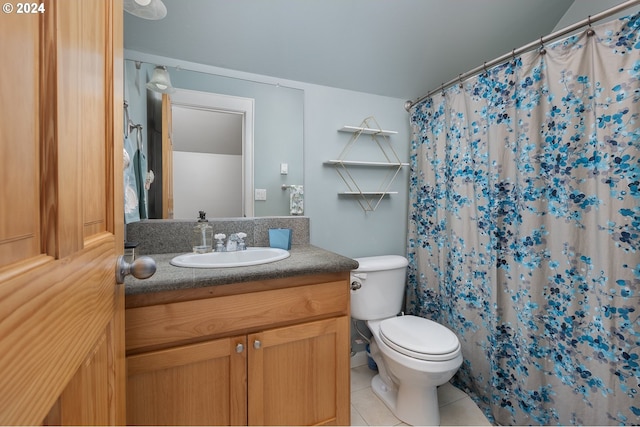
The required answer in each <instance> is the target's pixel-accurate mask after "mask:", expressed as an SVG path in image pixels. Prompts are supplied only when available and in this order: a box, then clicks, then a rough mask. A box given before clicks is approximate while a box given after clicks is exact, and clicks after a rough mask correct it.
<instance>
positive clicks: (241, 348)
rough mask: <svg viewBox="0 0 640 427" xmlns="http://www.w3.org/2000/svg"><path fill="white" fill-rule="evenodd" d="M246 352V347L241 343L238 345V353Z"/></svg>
mask: <svg viewBox="0 0 640 427" xmlns="http://www.w3.org/2000/svg"><path fill="white" fill-rule="evenodd" d="M243 351H244V345H242V344H241V343H238V344H237V345H236V353H242V352H243Z"/></svg>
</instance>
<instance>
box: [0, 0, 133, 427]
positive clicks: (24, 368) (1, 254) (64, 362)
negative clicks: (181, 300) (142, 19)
mask: <svg viewBox="0 0 640 427" xmlns="http://www.w3.org/2000/svg"><path fill="white" fill-rule="evenodd" d="M8 4H13V5H14V6H15V5H17V3H15V2H9V3H8ZM25 4H26V3H25ZM5 6H6V5H5ZM25 10H26V9H23V11H25ZM32 11H33V12H35V13H18V10H17V9H16V10H13V12H12V13H6V12H7V11H6V10H5V13H3V15H2V24H1V25H0V52H1V53H2V58H3V60H2V62H1V63H0V122H1V123H2V124H1V126H0V200H1V204H0V390H2V393H0V425H8V424H32V425H33V424H41V423H43V422H46V423H59V424H65V423H70V424H122V423H124V385H125V381H124V378H125V372H124V334H123V331H124V319H123V313H124V310H123V302H124V294H123V292H124V291H123V288H122V287H121V286H116V283H115V274H114V271H115V262H116V257H117V255H118V254H121V253H122V252H123V200H122V199H123V197H122V185H123V184H122V156H123V154H122V153H123V148H122V108H123V99H122V93H123V92H122V69H123V62H122V14H123V12H122V1H121V0H101V1H84V0H83V1H79V0H55V1H53V0H50V1H44V2H43V3H42V5H41V7H39V8H38V9H37V10H36V9H33V10H32Z"/></svg>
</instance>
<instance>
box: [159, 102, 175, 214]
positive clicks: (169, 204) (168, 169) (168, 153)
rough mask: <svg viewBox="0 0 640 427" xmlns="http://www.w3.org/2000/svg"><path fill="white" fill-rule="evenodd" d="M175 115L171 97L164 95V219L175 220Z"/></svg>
mask: <svg viewBox="0 0 640 427" xmlns="http://www.w3.org/2000/svg"><path fill="white" fill-rule="evenodd" d="M172 138H173V115H172V111H171V97H170V96H169V95H167V94H166V93H163V94H162V181H161V182H162V218H165V219H173V139H172Z"/></svg>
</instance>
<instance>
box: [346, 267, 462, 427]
mask: <svg viewBox="0 0 640 427" xmlns="http://www.w3.org/2000/svg"><path fill="white" fill-rule="evenodd" d="M356 261H358V263H359V267H358V269H357V270H353V271H352V273H351V279H352V290H351V307H352V317H353V318H354V319H358V320H364V321H366V324H367V326H368V328H369V329H370V330H371V333H372V337H371V343H370V351H371V357H372V358H373V359H374V361H375V362H376V364H377V365H378V370H379V373H378V375H376V376H375V377H374V378H373V380H372V381H371V387H372V389H373V392H374V393H375V394H376V395H377V396H378V397H380V399H381V400H382V401H383V402H384V403H385V405H387V407H389V409H390V410H391V411H392V412H393V413H394V415H395V416H396V417H397V418H398V419H400V420H401V421H404V422H405V423H407V424H411V425H439V423H440V412H439V408H438V394H437V387H438V386H439V385H442V384H444V383H446V382H447V381H449V380H450V379H451V378H452V377H453V375H454V374H455V373H456V371H457V370H458V369H459V368H460V366H461V365H462V351H461V349H460V342H459V341H458V338H457V337H456V335H455V334H454V333H453V332H452V331H451V330H449V329H448V328H446V327H445V326H443V325H440V324H438V323H436V322H433V321H431V320H428V319H425V318H421V317H417V316H411V315H407V316H397V313H398V312H400V309H401V304H402V295H403V294H404V288H405V286H404V283H405V277H406V266H407V264H408V263H407V260H406V259H405V258H404V257H399V256H383V257H365V258H356ZM398 296H400V298H398ZM398 301H399V302H398Z"/></svg>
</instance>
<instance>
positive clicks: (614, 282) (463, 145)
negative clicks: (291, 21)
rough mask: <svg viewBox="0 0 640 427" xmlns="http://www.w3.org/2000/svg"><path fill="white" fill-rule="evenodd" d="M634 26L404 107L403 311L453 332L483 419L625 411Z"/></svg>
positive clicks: (639, 235)
mask: <svg viewBox="0 0 640 427" xmlns="http://www.w3.org/2000/svg"><path fill="white" fill-rule="evenodd" d="M639 27H640V15H636V16H633V17H627V18H623V19H619V20H615V21H611V22H609V23H606V24H602V25H598V26H594V27H593V28H592V29H590V30H591V31H585V32H584V33H582V34H579V35H575V36H571V37H569V38H567V39H564V40H561V41H559V42H555V43H553V44H549V45H548V46H543V47H541V49H539V50H536V51H533V52H529V53H526V54H523V55H521V56H520V57H514V58H512V60H511V61H509V62H507V63H505V64H502V65H499V66H496V67H494V68H491V69H488V70H485V72H483V73H482V74H481V75H479V76H477V77H475V78H472V79H469V80H467V81H465V82H463V83H462V82H461V84H459V85H455V86H453V87H450V88H448V89H446V90H443V91H442V93H438V94H437V95H434V96H432V97H431V98H428V99H426V100H425V101H423V102H422V103H419V104H417V105H415V106H414V107H413V108H412V109H411V111H410V115H411V118H410V120H411V126H412V134H413V136H412V149H411V159H410V162H411V175H410V201H409V204H410V206H409V236H408V248H407V253H408V258H409V261H410V264H409V276H408V286H407V311H408V312H410V313H412V314H416V315H419V316H423V317H427V318H430V319H433V320H436V321H439V322H441V323H442V324H444V325H446V326H448V327H449V328H450V329H451V330H453V331H454V332H455V333H456V334H457V335H458V337H459V339H460V342H461V345H462V352H463V356H464V363H463V365H462V367H461V368H460V370H459V372H458V373H457V375H456V377H454V382H455V383H456V385H458V386H460V387H462V388H463V389H465V390H466V391H467V392H468V393H469V394H470V395H471V396H472V397H473V398H474V399H475V400H476V401H477V403H478V405H479V406H480V407H481V408H482V409H483V411H484V412H485V414H486V415H487V416H488V417H489V419H490V420H492V421H493V422H495V423H498V424H503V425H514V424H518V425H526V424H561V425H568V424H579V425H594V424H596V425H615V424H638V423H639V422H640V396H639V395H638V392H639V389H640V384H639V381H640V369H639V363H640V350H639V346H640V321H639V315H640V306H639V304H638V298H639V295H640V294H639V292H640V38H639V31H638V30H639ZM592 32H593V34H591V33H592Z"/></svg>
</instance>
